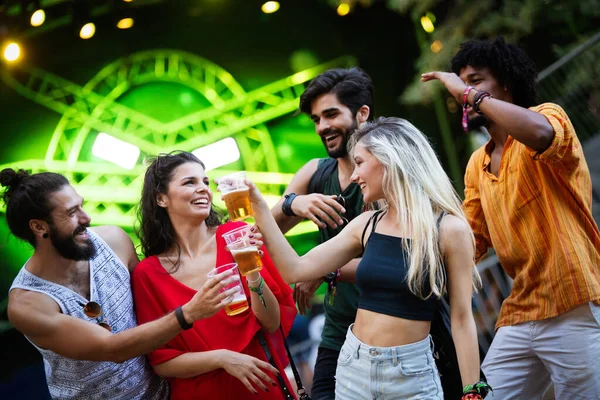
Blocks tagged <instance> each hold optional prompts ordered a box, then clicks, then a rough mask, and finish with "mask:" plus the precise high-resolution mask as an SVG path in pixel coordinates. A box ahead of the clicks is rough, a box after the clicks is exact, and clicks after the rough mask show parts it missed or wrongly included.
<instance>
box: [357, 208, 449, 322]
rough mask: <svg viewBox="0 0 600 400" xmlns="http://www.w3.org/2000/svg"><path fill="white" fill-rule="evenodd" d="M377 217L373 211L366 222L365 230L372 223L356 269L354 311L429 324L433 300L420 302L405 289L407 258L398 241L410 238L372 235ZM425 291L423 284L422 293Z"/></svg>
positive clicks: (427, 284)
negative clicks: (356, 303) (365, 311)
mask: <svg viewBox="0 0 600 400" xmlns="http://www.w3.org/2000/svg"><path fill="white" fill-rule="evenodd" d="M380 216H383V214H382V213H381V212H380V211H378V212H376V213H375V214H373V216H372V217H371V219H370V220H369V222H368V223H367V227H368V226H369V224H371V221H372V225H373V228H372V230H371V235H370V236H369V240H368V241H367V244H366V246H365V251H364V253H363V256H362V260H361V261H360V263H359V264H358V268H357V270H356V284H357V286H358V289H359V290H360V300H359V303H358V308H361V309H363V310H369V311H373V312H376V313H380V314H385V315H391V316H393V317H399V318H405V319H410V320H417V321H431V320H432V319H433V313H434V310H435V308H436V306H437V302H438V299H437V297H435V296H431V297H430V298H429V299H427V300H423V299H421V298H419V297H417V296H416V295H415V294H413V293H412V292H411V291H410V290H409V288H408V280H407V276H408V268H409V259H408V254H406V251H405V250H404V248H403V246H402V241H403V240H410V239H407V238H401V237H397V236H389V235H384V234H381V233H377V232H375V227H376V226H377V223H378V222H379V220H380V219H381V218H379V217H380ZM367 227H365V232H366V228H367ZM365 232H363V241H364V233H365ZM429 291H430V285H429V283H428V281H427V283H426V284H425V287H424V293H429Z"/></svg>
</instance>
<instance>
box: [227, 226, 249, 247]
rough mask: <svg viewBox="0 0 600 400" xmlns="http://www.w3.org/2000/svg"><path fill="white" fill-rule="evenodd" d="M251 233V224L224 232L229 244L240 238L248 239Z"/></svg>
mask: <svg viewBox="0 0 600 400" xmlns="http://www.w3.org/2000/svg"><path fill="white" fill-rule="evenodd" d="M248 235H250V225H244V226H240V227H239V228H235V229H232V230H230V231H229V232H226V233H224V234H223V239H225V243H227V244H228V245H229V244H231V243H234V242H237V241H238V240H247V239H248Z"/></svg>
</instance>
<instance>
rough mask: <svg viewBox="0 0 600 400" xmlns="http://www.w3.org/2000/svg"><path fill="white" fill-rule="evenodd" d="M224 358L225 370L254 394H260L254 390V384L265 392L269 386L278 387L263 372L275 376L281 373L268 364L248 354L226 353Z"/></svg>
mask: <svg viewBox="0 0 600 400" xmlns="http://www.w3.org/2000/svg"><path fill="white" fill-rule="evenodd" d="M223 357H224V359H223V361H222V365H223V369H224V370H225V371H227V373H228V374H229V375H231V376H234V377H236V378H237V379H239V380H240V381H241V382H242V383H243V384H244V386H246V388H247V389H248V390H249V391H251V392H252V393H253V394H258V392H257V391H256V389H254V387H253V386H252V384H254V385H255V386H257V387H259V388H261V389H262V390H264V391H265V392H268V391H269V389H268V388H267V385H270V386H276V384H275V382H274V381H273V379H271V378H270V377H269V375H267V374H266V373H265V372H264V371H263V370H266V371H269V372H272V373H273V374H279V371H277V369H276V368H275V367H273V366H272V365H271V364H269V363H268V362H264V361H262V360H259V359H258V358H255V357H252V356H249V355H247V354H242V353H236V352H233V351H225V352H224V355H223ZM265 383H266V384H265Z"/></svg>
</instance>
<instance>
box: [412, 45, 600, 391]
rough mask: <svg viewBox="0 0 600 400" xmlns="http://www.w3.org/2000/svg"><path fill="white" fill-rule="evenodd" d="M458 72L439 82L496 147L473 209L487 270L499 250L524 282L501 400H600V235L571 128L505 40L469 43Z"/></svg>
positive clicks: (488, 365)
mask: <svg viewBox="0 0 600 400" xmlns="http://www.w3.org/2000/svg"><path fill="white" fill-rule="evenodd" d="M452 71H453V73H447V72H430V73H426V74H423V76H422V78H421V79H422V81H424V82H426V81H429V80H434V79H437V80H440V81H441V82H442V83H443V84H444V85H445V86H446V88H447V89H448V91H449V92H450V93H451V94H452V95H453V96H454V97H455V98H456V99H457V100H458V101H459V103H460V104H463V105H464V115H463V127H464V128H465V130H467V129H468V128H475V127H485V128H486V129H487V131H488V132H489V133H490V136H491V139H490V141H489V142H488V143H487V144H486V145H484V146H482V147H481V148H479V149H478V150H477V151H475V153H473V155H472V156H471V159H470V161H469V164H468V166H467V170H466V175H465V201H464V208H465V213H466V215H467V218H468V219H469V222H470V224H471V227H472V228H473V232H474V233H475V239H476V245H477V255H476V257H477V261H479V260H480V259H481V258H483V256H484V255H485V254H486V252H487V250H488V248H490V247H493V248H494V249H495V250H496V253H497V255H498V259H499V260H500V262H501V264H502V266H503V268H504V269H505V271H506V272H507V273H508V275H509V276H510V277H511V278H513V280H514V283H513V289H512V292H511V294H510V296H509V297H508V298H507V299H506V300H505V301H504V303H503V305H502V310H501V312H500V316H499V318H498V322H497V324H496V329H497V332H496V337H495V338H494V341H493V343H492V346H491V348H490V350H489V352H488V354H487V356H486V359H485V361H484V363H483V366H482V368H483V371H484V373H485V374H486V376H487V379H488V382H489V383H490V385H491V386H492V387H493V388H494V393H495V397H496V398H498V399H502V400H506V399H527V400H530V399H540V398H541V397H542V395H543V394H544V392H545V391H546V389H547V388H548V387H549V385H550V382H552V383H553V384H554V390H555V394H556V398H557V399H569V400H570V399H599V398H600V306H599V305H598V304H600V303H599V301H598V300H599V299H600V233H599V231H598V226H597V225H596V223H595V222H594V219H593V217H592V213H591V202H592V193H591V179H590V173H589V170H588V167H587V164H586V161H585V158H584V155H583V151H582V149H581V143H580V142H579V139H578V138H577V135H576V134H575V130H574V129H573V125H572V124H571V121H570V120H569V117H568V116H567V115H566V113H565V112H564V111H563V109H562V108H560V107H559V106H558V105H556V104H551V103H545V104H541V105H537V106H534V105H535V77H536V71H535V66H534V64H533V62H532V61H531V60H530V59H529V57H528V56H527V55H526V54H525V52H524V51H523V50H521V49H519V48H518V47H516V46H513V45H510V44H507V43H505V42H504V39H502V38H498V39H496V40H493V41H469V42H466V43H464V44H462V45H461V47H460V50H459V52H458V53H457V54H456V55H455V57H454V58H453V60H452Z"/></svg>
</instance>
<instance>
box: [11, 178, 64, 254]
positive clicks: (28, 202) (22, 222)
mask: <svg viewBox="0 0 600 400" xmlns="http://www.w3.org/2000/svg"><path fill="white" fill-rule="evenodd" d="M68 184H69V181H68V180H67V178H65V177H64V176H62V175H60V174H56V173H54V172H40V173H38V174H29V172H27V171H25V170H23V169H20V170H18V171H15V170H14V169H11V168H6V169H3V170H2V171H1V172H0V185H2V186H4V187H6V188H7V189H6V190H5V191H4V195H3V196H2V197H3V200H4V204H6V222H7V223H8V227H9V228H10V231H11V232H12V234H13V235H15V236H16V237H18V238H19V239H22V240H26V241H27V242H29V244H31V245H32V246H33V248H35V246H36V239H35V234H34V233H33V231H32V230H31V229H30V228H29V221H31V220H32V219H40V220H43V221H46V222H52V218H51V216H50V213H51V212H52V209H51V208H50V196H51V195H52V193H55V192H58V191H59V190H61V189H62V188H63V187H64V186H66V185H68Z"/></svg>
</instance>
